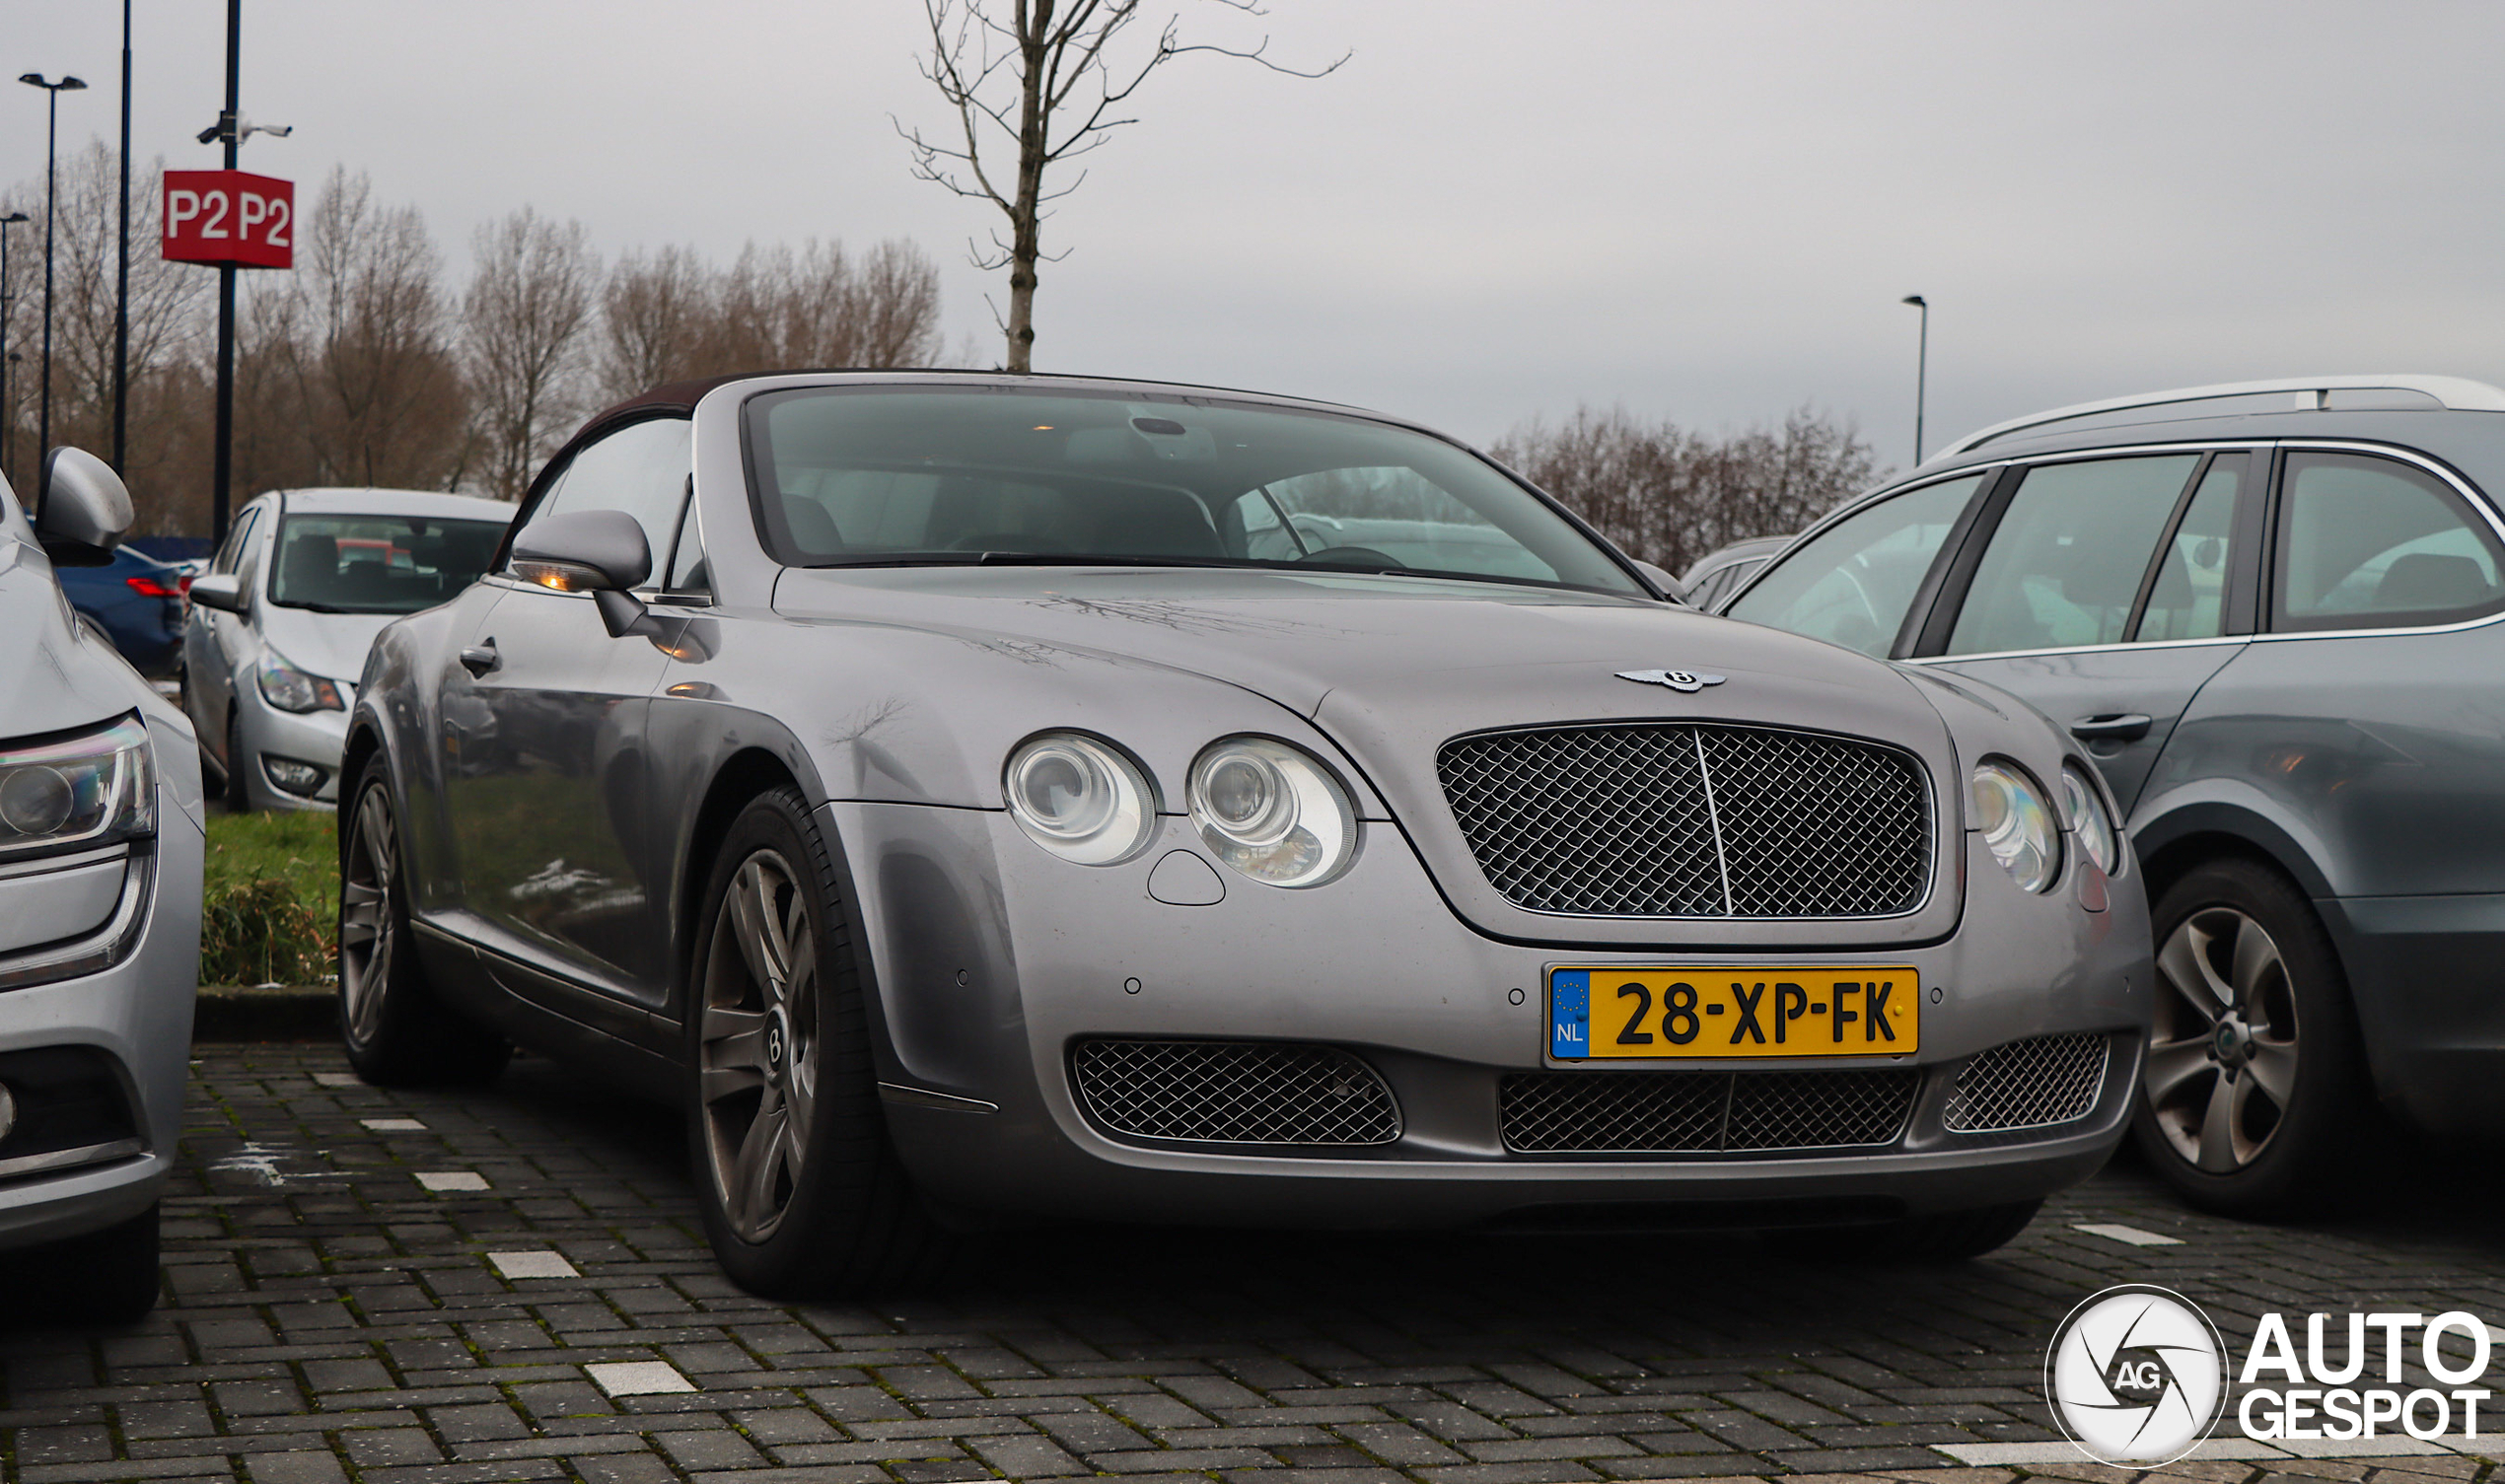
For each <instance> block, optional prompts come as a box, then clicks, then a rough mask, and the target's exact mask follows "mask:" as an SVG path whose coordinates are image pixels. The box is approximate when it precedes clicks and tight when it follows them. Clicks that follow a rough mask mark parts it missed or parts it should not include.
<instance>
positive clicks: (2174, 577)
mask: <svg viewBox="0 0 2505 1484" xmlns="http://www.w3.org/2000/svg"><path fill="white" fill-rule="evenodd" d="M2251 462H2252V456H2250V455H2246V454H2221V455H2219V456H2218V457H2217V458H2215V459H2211V460H2210V462H2209V471H2208V472H2207V473H2205V474H2202V475H2201V476H2200V487H2199V488H2198V489H2196V490H2194V491H2193V492H2192V497H2191V504H2190V505H2189V506H2188V507H2186V508H2185V509H2184V511H2183V520H2182V521H2181V522H2180V523H2178V524H2177V526H2176V527H2175V532H2174V535H2173V536H2172V537H2171V538H2170V539H2169V540H2168V541H2167V542H2166V543H2165V545H2164V546H2162V547H2161V548H2159V550H2158V553H2157V568H2156V570H2155V571H2154V572H2153V573H2151V574H2150V575H2149V577H2148V579H2147V583H2148V601H2146V603H2144V604H2143V605H2142V609H2141V613H2140V625H2139V627H2138V628H2137V629H2136V630H2134V631H2133V632H2132V635H2131V637H2132V638H2133V639H2136V640H2140V641H2142V642H2153V641H2157V640H2165V639H2215V638H2218V637H2219V636H2220V635H2222V634H2224V633H2225V632H2226V631H2227V628H2226V592H2227V553H2228V548H2229V545H2230V544H2231V542H2232V540H2233V538H2234V530H2235V519H2236V496H2237V494H2238V492H2239V491H2240V490H2241V489H2242V488H2243V485H2244V476H2245V470H2246V468H2247V466H2248V465H2249V464H2251Z"/></svg>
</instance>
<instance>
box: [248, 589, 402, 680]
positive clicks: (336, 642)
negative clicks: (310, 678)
mask: <svg viewBox="0 0 2505 1484" xmlns="http://www.w3.org/2000/svg"><path fill="white" fill-rule="evenodd" d="M399 616H400V615H399V614H397V613H319V612H316V611H314V610H313V609H311V608H289V607H281V606H280V605H278V604H277V603H274V602H271V601H268V600H267V599H265V598H264V599H263V600H262V601H259V602H258V603H255V604H254V605H253V608H252V620H253V625H254V627H256V628H258V629H259V630H260V633H261V638H262V639H263V640H264V641H265V642H266V643H267V644H268V645H269V646H270V647H271V648H272V649H275V650H277V651H278V653H279V655H280V656H281V657H282V658H284V659H285V660H286V661H287V663H288V664H290V665H293V666H295V667H296V668H297V669H298V670H301V671H304V672H305V673H307V674H313V675H321V676H322V678H324V679H328V680H341V681H345V682H347V683H349V684H354V683H356V679H357V676H359V675H361V674H363V673H365V652H366V651H367V650H368V649H371V648H373V646H374V636H375V635H377V634H379V633H381V632H383V625H385V624H387V623H390V622H391V621H392V620H393V619H394V618H397V617H399Z"/></svg>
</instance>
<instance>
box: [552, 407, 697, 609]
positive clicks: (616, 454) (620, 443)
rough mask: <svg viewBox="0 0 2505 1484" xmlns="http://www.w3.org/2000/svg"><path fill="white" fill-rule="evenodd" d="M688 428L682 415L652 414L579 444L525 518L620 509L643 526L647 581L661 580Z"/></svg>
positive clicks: (675, 519) (674, 529)
mask: <svg viewBox="0 0 2505 1484" xmlns="http://www.w3.org/2000/svg"><path fill="white" fill-rule="evenodd" d="M688 433H689V424H688V422H687V420H686V419H685V418H683V417H656V418H651V419H649V420H647V421H644V422H638V423H628V424H627V425H626V426H625V427H622V428H620V429H618V430H617V431H616V432H614V433H611V434H609V435H608V436H607V437H605V438H603V439H601V440H600V441H599V442H597V443H593V444H590V445H587V446H585V447H584V448H582V449H580V450H578V451H577V452H576V453H575V455H574V458H573V459H571V460H570V461H569V462H568V463H567V464H566V466H565V469H564V471H563V472H561V473H560V474H559V475H558V476H557V481H556V483H555V484H554V485H553V486H551V487H550V488H549V490H548V492H547V493H546V494H545V495H544V496H542V497H541V498H540V500H539V503H538V505H537V508H535V509H534V510H533V511H532V512H531V516H530V520H531V522H532V523H533V524H537V522H540V521H543V520H546V519H547V518H548V517H550V516H556V515H565V514H568V513H570V512H573V511H578V510H622V511H624V512H626V514H628V515H630V516H633V517H634V518H635V520H636V523H637V524H639V525H641V526H642V527H643V528H644V542H645V544H646V545H648V546H649V547H651V548H652V562H653V574H652V579H651V581H652V582H653V583H657V582H659V581H661V580H662V576H663V573H662V571H661V568H662V565H663V564H664V563H666V562H668V561H669V560H670V552H671V547H672V542H673V537H675V536H676V535H677V534H678V530H679V516H680V510H681V508H682V507H683V506H684V504H685V502H686V497H687V471H688V469H689V467H690V462H689V459H690V453H689V448H688ZM647 586H650V583H648V584H647Z"/></svg>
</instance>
